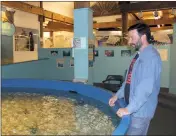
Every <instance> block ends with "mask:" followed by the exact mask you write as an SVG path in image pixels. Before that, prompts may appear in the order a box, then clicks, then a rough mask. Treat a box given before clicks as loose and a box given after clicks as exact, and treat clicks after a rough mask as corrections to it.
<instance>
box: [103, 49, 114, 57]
mask: <svg viewBox="0 0 176 136" xmlns="http://www.w3.org/2000/svg"><path fill="white" fill-rule="evenodd" d="M105 56H106V57H114V51H113V50H105Z"/></svg>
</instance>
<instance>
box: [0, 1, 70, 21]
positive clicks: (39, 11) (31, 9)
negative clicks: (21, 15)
mask: <svg viewBox="0 0 176 136" xmlns="http://www.w3.org/2000/svg"><path fill="white" fill-rule="evenodd" d="M1 4H2V5H3V6H7V7H10V8H14V9H17V10H21V11H24V12H28V13H32V14H36V15H42V16H44V17H46V18H50V19H52V20H56V21H61V22H66V23H68V24H73V19H72V18H70V17H67V16H63V15H61V14H58V13H54V12H51V11H48V10H45V9H43V8H40V7H36V6H33V5H30V4H27V3H24V2H14V1H13V2H12V1H11V2H9V1H2V2H1Z"/></svg>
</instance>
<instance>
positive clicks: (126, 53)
mask: <svg viewBox="0 0 176 136" xmlns="http://www.w3.org/2000/svg"><path fill="white" fill-rule="evenodd" d="M121 56H122V57H130V56H131V50H121Z"/></svg>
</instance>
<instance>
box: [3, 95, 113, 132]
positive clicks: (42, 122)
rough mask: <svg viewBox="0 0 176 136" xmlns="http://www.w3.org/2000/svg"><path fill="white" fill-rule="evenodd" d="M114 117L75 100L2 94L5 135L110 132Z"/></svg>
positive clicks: (48, 96)
mask: <svg viewBox="0 0 176 136" xmlns="http://www.w3.org/2000/svg"><path fill="white" fill-rule="evenodd" d="M114 129H115V126H114V125H113V123H112V118H111V117H110V116H108V115H106V114H105V113H104V112H102V111H101V110H99V109H98V108H96V107H94V106H92V105H89V104H85V103H84V104H83V103H82V104H81V103H80V102H78V101H77V100H76V99H72V98H66V97H58V96H52V95H47V96H45V95H41V94H35V93H21V92H20V93H2V135H111V134H112V132H113V130H114Z"/></svg>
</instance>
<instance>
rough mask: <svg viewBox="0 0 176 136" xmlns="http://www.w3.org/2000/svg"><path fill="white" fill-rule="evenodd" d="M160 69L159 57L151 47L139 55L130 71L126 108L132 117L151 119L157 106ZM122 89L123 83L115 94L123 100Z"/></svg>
mask: <svg viewBox="0 0 176 136" xmlns="http://www.w3.org/2000/svg"><path fill="white" fill-rule="evenodd" d="M161 69H162V61H161V58H160V55H159V53H158V51H157V50H156V49H155V48H154V47H153V46H152V45H149V46H147V47H146V48H144V50H143V51H141V52H140V53H139V58H138V59H137V61H136V62H135V64H134V67H133V70H132V77H131V84H130V96H129V104H128V105H127V107H126V108H127V109H128V111H129V112H130V114H132V115H133V116H135V117H145V118H153V116H154V113H155V110H156V107H157V104H158V94H159V91H160V77H161ZM125 81H126V79H125ZM124 87H125V82H124V83H123V84H122V87H121V88H120V89H119V90H118V91H117V93H116V95H117V96H118V98H124Z"/></svg>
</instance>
